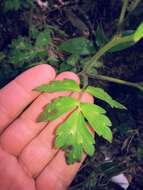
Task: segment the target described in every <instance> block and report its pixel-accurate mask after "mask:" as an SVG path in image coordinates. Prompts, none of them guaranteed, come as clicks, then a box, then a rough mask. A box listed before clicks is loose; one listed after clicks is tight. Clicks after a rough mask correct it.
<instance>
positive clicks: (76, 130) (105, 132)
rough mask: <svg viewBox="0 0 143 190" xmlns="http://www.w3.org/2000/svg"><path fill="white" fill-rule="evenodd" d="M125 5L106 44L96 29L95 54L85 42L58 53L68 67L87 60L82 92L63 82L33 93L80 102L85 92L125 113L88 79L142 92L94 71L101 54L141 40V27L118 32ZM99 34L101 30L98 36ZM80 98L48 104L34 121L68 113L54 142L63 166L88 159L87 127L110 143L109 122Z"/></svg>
mask: <svg viewBox="0 0 143 190" xmlns="http://www.w3.org/2000/svg"><path fill="white" fill-rule="evenodd" d="M127 2H128V1H126V3H123V9H122V11H121V15H120V19H119V23H118V31H117V33H116V34H115V35H114V36H113V37H112V39H111V40H108V38H107V37H106V36H105V35H104V32H103V30H102V29H101V28H100V27H99V28H98V29H97V34H98V36H99V38H100V39H99V38H98V39H97V41H98V42H97V45H98V46H99V47H100V48H99V51H97V52H96V53H95V48H94V46H93V44H92V43H90V41H88V40H87V39H85V38H80V37H79V38H73V39H70V40H68V41H66V42H64V43H63V44H62V45H60V47H59V50H61V51H66V52H68V53H69V54H70V56H69V58H68V60H67V63H68V64H70V65H72V66H73V65H76V64H77V61H78V60H79V58H80V56H83V55H84V56H87V57H86V61H85V62H84V66H83V69H82V71H81V72H79V76H81V77H83V88H82V89H80V86H79V85H78V84H77V83H76V82H74V81H72V80H67V79H65V80H63V81H53V82H51V83H50V84H47V85H46V84H45V85H42V86H40V87H38V88H36V90H37V91H39V92H48V93H52V92H57V91H71V92H79V93H80V98H81V96H82V95H83V93H84V92H87V93H89V94H91V95H92V96H94V97H95V98H98V99H101V100H103V101H105V102H106V103H108V104H109V105H110V106H111V107H112V108H118V109H126V107H125V106H123V105H122V104H120V103H119V102H117V101H115V100H113V99H112V97H111V96H110V95H109V94H107V93H106V92H105V91H104V90H103V89H101V88H98V87H93V86H89V85H88V77H89V76H90V77H91V76H93V77H94V78H97V79H101V80H107V81H111V82H116V83H120V84H124V85H129V86H133V87H136V88H138V89H140V90H143V86H142V85H140V84H135V83H132V82H128V81H123V80H120V79H115V78H111V77H107V76H102V75H99V74H98V72H97V70H96V68H97V67H98V61H99V60H100V58H101V57H102V56H103V55H104V54H106V53H110V52H115V51H121V50H123V49H126V48H128V47H130V46H132V45H134V44H135V43H137V42H138V41H139V40H140V39H141V38H142V37H143V23H141V24H140V25H139V27H138V28H137V29H136V30H135V31H125V32H122V30H121V28H122V24H123V23H122V22H123V18H124V15H125V10H126V7H127ZM100 30H102V32H100ZM99 34H100V35H99ZM92 53H95V55H94V56H93V57H92V58H90V57H88V55H89V54H90V55H91V54H92ZM84 59H85V58H84ZM93 73H94V74H93ZM80 98H79V100H76V99H74V98H72V97H60V98H58V99H56V100H54V101H53V102H52V103H50V104H48V105H47V107H46V108H45V110H44V112H43V113H42V114H41V115H40V116H39V118H38V121H51V120H54V119H56V118H58V117H59V116H61V115H62V114H64V113H67V112H70V113H69V115H68V117H67V119H66V120H65V121H64V122H63V123H62V124H61V125H60V126H59V127H58V129H57V130H56V139H55V146H56V147H58V148H61V149H63V150H64V151H65V155H66V158H67V163H69V164H72V163H74V162H77V161H80V160H81V157H82V154H83V152H85V153H86V154H88V155H90V156H92V155H93V154H94V144H95V140H94V137H93V134H91V131H90V129H89V128H87V125H88V126H90V127H91V128H92V129H93V130H94V131H95V133H96V134H97V135H99V136H102V137H103V138H104V139H106V140H107V141H109V142H112V132H111V129H110V127H111V121H110V119H109V118H108V116H107V115H106V111H105V110H104V109H103V108H102V107H100V106H98V105H96V104H91V103H84V102H82V101H80Z"/></svg>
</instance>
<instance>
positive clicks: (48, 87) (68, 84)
mask: <svg viewBox="0 0 143 190" xmlns="http://www.w3.org/2000/svg"><path fill="white" fill-rule="evenodd" d="M34 90H36V91H39V92H60V91H73V92H79V91H80V87H79V85H78V84H77V83H76V81H74V80H70V79H64V80H62V81H58V80H57V81H52V82H50V83H49V84H44V85H41V86H39V87H37V88H36V89H34Z"/></svg>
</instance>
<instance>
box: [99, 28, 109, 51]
mask: <svg viewBox="0 0 143 190" xmlns="http://www.w3.org/2000/svg"><path fill="white" fill-rule="evenodd" d="M108 41H109V39H108V38H107V36H106V35H105V32H104V30H103V27H102V25H101V24H99V25H98V26H97V29H96V44H97V46H99V47H102V46H104V45H105V44H106V43H107V42H108Z"/></svg>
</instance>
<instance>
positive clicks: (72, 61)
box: [67, 54, 79, 66]
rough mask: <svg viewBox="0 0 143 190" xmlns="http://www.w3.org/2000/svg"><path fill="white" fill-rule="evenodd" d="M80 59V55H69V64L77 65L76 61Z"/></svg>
mask: <svg viewBox="0 0 143 190" xmlns="http://www.w3.org/2000/svg"><path fill="white" fill-rule="evenodd" d="M78 59H79V55H76V54H72V55H70V56H69V57H68V59H67V64H68V65H72V66H75V65H76V63H77V62H78Z"/></svg>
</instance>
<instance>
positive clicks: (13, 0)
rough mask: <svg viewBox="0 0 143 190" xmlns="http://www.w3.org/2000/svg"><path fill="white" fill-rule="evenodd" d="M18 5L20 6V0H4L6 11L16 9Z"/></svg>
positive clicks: (18, 7)
mask: <svg viewBox="0 0 143 190" xmlns="http://www.w3.org/2000/svg"><path fill="white" fill-rule="evenodd" d="M20 6H21V1H20V0H4V10H5V11H6V12H7V11H12V10H15V11H17V10H18V9H20Z"/></svg>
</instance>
